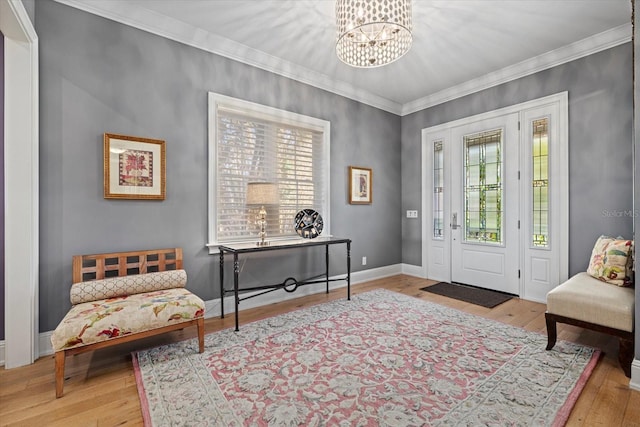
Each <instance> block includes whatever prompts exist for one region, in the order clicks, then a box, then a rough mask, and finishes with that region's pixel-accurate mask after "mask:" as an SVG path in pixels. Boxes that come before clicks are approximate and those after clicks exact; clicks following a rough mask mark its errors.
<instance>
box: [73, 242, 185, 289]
mask: <svg viewBox="0 0 640 427" xmlns="http://www.w3.org/2000/svg"><path fill="white" fill-rule="evenodd" d="M180 269H182V248H169V249H154V250H149V251H131V252H112V253H106V254H93V255H74V256H73V277H72V281H73V283H78V282H85V281H89V280H101V279H105V278H107V277H121V276H130V275H132V274H144V273H148V272H155V271H167V270H180Z"/></svg>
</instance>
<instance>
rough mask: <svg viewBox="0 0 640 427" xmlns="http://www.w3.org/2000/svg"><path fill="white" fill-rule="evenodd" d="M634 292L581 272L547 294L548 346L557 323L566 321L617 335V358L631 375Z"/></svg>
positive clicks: (553, 336)
mask: <svg viewBox="0 0 640 427" xmlns="http://www.w3.org/2000/svg"><path fill="white" fill-rule="evenodd" d="M634 307H635V292H634V288H631V287H620V286H616V285H612V284H609V283H605V282H602V281H600V280H598V279H596V278H594V277H591V276H590V275H589V274H587V273H585V272H582V273H578V274H576V275H575V276H573V277H571V278H570V279H569V280H567V281H566V282H564V283H562V284H561V285H559V286H557V287H556V288H554V289H552V290H551V291H550V292H549V293H548V294H547V312H546V313H545V318H546V322H547V339H548V341H547V350H551V349H552V348H553V346H554V345H555V343H556V339H557V330H556V323H566V324H569V325H574V326H579V327H581V328H586V329H591V330H594V331H597V332H603V333H605V334H609V335H613V336H616V337H618V338H619V340H620V344H619V350H618V361H619V362H620V366H621V367H622V369H623V371H624V373H625V375H626V376H627V377H629V378H630V377H631V362H632V361H633V352H634V339H635V338H634Z"/></svg>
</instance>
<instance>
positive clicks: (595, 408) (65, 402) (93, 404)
mask: <svg viewBox="0 0 640 427" xmlns="http://www.w3.org/2000/svg"><path fill="white" fill-rule="evenodd" d="M432 283H435V282H433V281H428V280H424V279H418V278H415V277H411V276H404V275H399V276H393V277H389V278H385V279H379V280H375V281H371V282H366V283H362V284H358V285H354V286H353V287H352V292H353V293H354V294H357V293H360V292H365V291H369V290H371V289H376V288H386V289H389V290H392V291H396V292H401V293H404V294H407V295H411V296H414V297H417V298H421V299H423V300H427V301H432V302H436V303H439V304H443V305H446V306H449V307H453V308H456V309H459V310H462V311H465V312H468V313H473V314H476V315H479V316H483V317H487V318H490V319H494V320H497V321H500V322H504V323H508V324H511V325H515V326H519V327H522V328H525V329H527V330H530V331H536V332H540V333H543V334H545V335H546V331H545V322H544V311H545V306H544V305H543V304H538V303H534V302H530V301H524V300H520V299H513V300H511V301H508V302H506V303H504V304H501V305H499V306H497V307H496V308H494V309H487V308H484V307H480V306H476V305H472V304H468V303H464V302H461V301H457V300H452V299H449V298H446V297H441V296H438V295H434V294H431V293H427V292H423V291H420V288H421V287H424V286H426V285H429V284H432ZM344 297H345V289H337V290H335V291H332V292H331V293H329V294H324V293H322V294H316V295H310V296H306V297H301V298H298V299H294V300H290V301H286V302H283V303H278V304H272V305H268V306H265V307H260V308H256V309H251V310H245V311H243V312H241V313H240V320H241V323H246V322H250V321H253V320H258V319H261V318H265V317H270V316H274V315H277V314H280V313H284V312H287V311H291V310H296V309H299V308H302V307H306V306H310V305H314V304H319V303H322V302H326V301H330V300H334V299H338V298H344ZM205 325H206V331H207V332H214V331H217V330H220V329H224V328H230V327H233V316H227V318H225V319H219V318H212V319H208V320H206V322H205ZM195 336H196V331H195V328H188V329H186V330H183V331H178V332H173V333H170V334H166V335H164V336H160V337H152V338H148V339H146V340H145V341H142V342H140V341H139V342H137V343H129V344H123V345H121V346H116V347H114V348H108V349H104V350H99V351H95V352H91V353H85V354H80V355H77V356H73V357H69V358H67V367H66V372H65V376H66V378H67V380H66V381H65V386H64V396H63V397H62V398H60V399H56V398H55V384H54V363H53V356H47V357H43V358H40V359H39V360H37V361H36V362H35V363H34V364H32V365H29V366H25V367H21V368H15V369H11V370H5V369H1V370H0V425H2V426H65V427H67V426H116V425H128V426H138V425H142V415H141V412H140V401H139V399H138V392H137V389H136V382H135V377H134V375H133V368H132V363H131V355H130V352H131V351H132V350H136V349H141V348H144V347H149V346H155V345H159V344H164V343H167V342H172V341H175V340H181V339H185V338H191V337H195ZM558 339H559V340H568V341H574V342H578V343H582V344H586V345H590V346H594V347H598V348H600V349H602V350H603V351H604V353H605V355H604V357H603V358H602V359H601V360H600V362H599V363H598V366H597V367H596V369H595V370H594V372H593V374H592V376H591V378H590V379H589V381H588V383H587V385H586V387H585V388H584V390H583V391H582V394H581V395H580V398H579V399H578V402H577V403H576V405H575V407H574V409H573V411H572V413H571V416H570V418H569V421H568V423H567V425H568V426H607V427H611V426H625V427H632V426H638V427H640V392H638V391H634V390H630V389H629V387H628V384H629V379H628V378H626V377H625V376H624V373H623V372H622V370H621V369H620V367H619V366H618V362H617V341H616V340H615V339H613V338H610V337H608V336H605V335H602V334H598V333H596V332H592V331H587V330H582V329H580V328H576V327H572V326H567V325H558Z"/></svg>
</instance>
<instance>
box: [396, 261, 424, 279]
mask: <svg viewBox="0 0 640 427" xmlns="http://www.w3.org/2000/svg"><path fill="white" fill-rule="evenodd" d="M402 274H406V275H408V276H414V277H419V278H421V279H426V278H427V276H425V274H424V268H422V266H420V265H413V264H402Z"/></svg>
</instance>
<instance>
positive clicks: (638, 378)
mask: <svg viewBox="0 0 640 427" xmlns="http://www.w3.org/2000/svg"><path fill="white" fill-rule="evenodd" d="M629 388H631V389H633V390H638V391H640V359H633V363H631V381H629Z"/></svg>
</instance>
